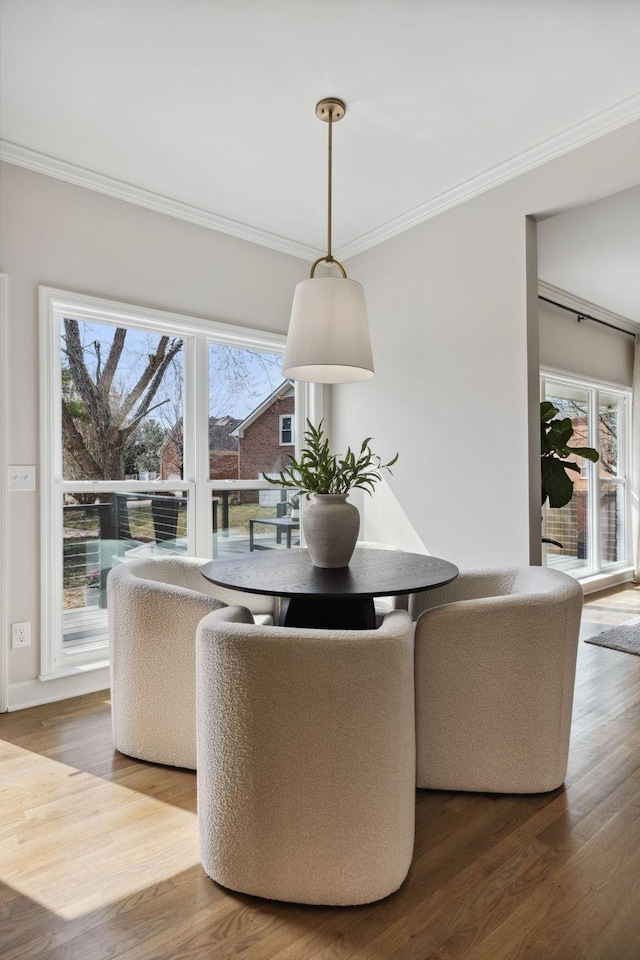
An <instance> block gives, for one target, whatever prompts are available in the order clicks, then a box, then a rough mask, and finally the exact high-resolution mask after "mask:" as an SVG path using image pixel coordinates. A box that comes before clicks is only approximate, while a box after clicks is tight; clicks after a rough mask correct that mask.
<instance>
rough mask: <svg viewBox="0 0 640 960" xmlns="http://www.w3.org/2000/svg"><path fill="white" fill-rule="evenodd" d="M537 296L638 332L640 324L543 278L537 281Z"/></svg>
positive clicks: (626, 330) (639, 332)
mask: <svg viewBox="0 0 640 960" xmlns="http://www.w3.org/2000/svg"><path fill="white" fill-rule="evenodd" d="M538 296H541V297H548V298H549V300H555V301H556V302H557V303H561V304H563V306H565V307H569V308H570V309H571V310H575V311H576V313H590V314H591V316H592V317H597V319H598V320H604V322H605V323H610V324H611V325H612V326H613V327H618V329H619V330H621V331H623V332H626V333H632V334H634V335H636V334H640V326H639V325H638V324H637V323H634V321H633V320H630V319H629V318H628V317H623V316H622V314H620V313H614V311H613V310H607V309H606V307H601V306H600V305H599V304H597V303H592V302H591V301H590V300H585V299H584V298H583V297H577V296H576V295H575V294H573V293H569V292H568V291H567V290H563V289H562V288H561V287H554V285H553V284H552V283H545V281H544V280H539V281H538ZM549 306H550V307H552V304H549Z"/></svg>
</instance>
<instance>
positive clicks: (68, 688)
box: [8, 667, 110, 711]
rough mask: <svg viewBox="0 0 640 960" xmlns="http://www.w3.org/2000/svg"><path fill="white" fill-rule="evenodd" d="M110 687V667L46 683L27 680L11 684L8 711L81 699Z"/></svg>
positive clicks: (57, 678)
mask: <svg viewBox="0 0 640 960" xmlns="http://www.w3.org/2000/svg"><path fill="white" fill-rule="evenodd" d="M109 687H110V677H109V668H108V667H103V668H101V669H100V670H88V671H87V672H86V673H74V674H73V675H71V676H65V677H56V678H52V679H50V680H47V682H46V683H43V682H42V681H41V680H25V681H24V682H23V683H12V684H9V697H8V709H9V711H11V710H25V709H26V708H27V707H38V706H40V705H41V704H43V703H54V702H55V701H56V700H68V699H69V698H70V697H80V696H82V694H84V693H96V692H97V691H98V690H109Z"/></svg>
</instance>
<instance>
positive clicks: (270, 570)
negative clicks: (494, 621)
mask: <svg viewBox="0 0 640 960" xmlns="http://www.w3.org/2000/svg"><path fill="white" fill-rule="evenodd" d="M201 572H202V575H203V576H204V577H205V578H206V579H207V580H209V581H211V583H215V584H217V585H218V586H221V587H227V588H230V589H231V590H240V591H242V592H243V593H259V594H266V595H268V596H274V597H279V598H280V614H279V617H278V623H279V625H281V626H287V627H319V628H325V629H346V630H371V629H374V628H375V626H376V616H375V606H374V598H375V597H387V596H403V595H407V594H409V593H417V592H419V591H422V590H429V589H431V588H433V587H440V586H442V585H443V584H445V583H450V582H451V581H452V580H455V578H456V577H457V576H458V568H457V567H456V566H455V564H453V563H450V562H449V561H448V560H442V559H440V558H439V557H432V556H429V555H428V554H423V553H405V552H404V551H402V550H381V549H377V548H375V547H358V548H356V550H355V552H354V554H353V557H352V558H351V561H350V563H349V566H348V567H340V568H338V569H326V568H324V567H315V566H314V565H313V564H312V563H311V560H310V558H309V554H308V552H307V550H306V549H304V548H293V549H291V550H286V551H285V550H274V551H272V552H271V553H269V554H267V553H266V552H265V553H261V554H256V553H252V554H251V555H250V556H243V557H234V558H232V559H220V560H211V561H209V563H205V564H204V566H203V567H202V571H201Z"/></svg>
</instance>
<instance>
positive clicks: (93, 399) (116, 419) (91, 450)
mask: <svg viewBox="0 0 640 960" xmlns="http://www.w3.org/2000/svg"><path fill="white" fill-rule="evenodd" d="M64 332H65V335H64V344H63V353H64V356H65V358H66V366H65V373H64V374H63V397H62V438H63V444H64V450H65V455H66V464H67V465H68V467H69V470H70V471H71V472H72V473H73V475H74V479H85V480H86V479H91V480H121V479H123V478H124V476H125V472H124V462H125V457H124V454H125V448H126V446H127V443H128V442H129V441H130V440H131V439H132V437H133V436H134V435H135V434H136V432H137V431H138V430H139V429H140V426H141V424H142V423H143V421H144V419H145V417H147V416H148V414H150V413H151V412H152V411H153V410H155V409H157V408H158V407H159V406H161V405H162V404H164V403H166V402H168V401H167V400H161V401H160V402H159V403H156V404H155V405H154V403H153V401H154V399H155V397H156V394H157V393H158V389H159V387H160V385H161V384H162V381H163V378H164V376H165V372H166V370H167V368H168V366H169V364H170V363H171V361H172V360H173V359H174V357H175V356H176V355H177V354H178V353H179V351H180V350H181V349H182V340H180V339H178V338H175V337H174V338H172V337H168V336H161V337H160V338H159V339H158V341H157V344H156V345H155V349H153V350H152V352H150V353H148V354H147V357H146V363H145V365H144V368H143V370H142V372H141V373H140V374H139V375H138V376H137V379H135V378H134V380H133V381H132V382H130V383H127V384H126V386H124V387H123V386H121V385H118V384H116V382H115V376H116V372H117V370H118V364H119V363H120V361H121V358H122V355H123V351H124V346H125V342H126V338H127V330H126V329H123V328H120V327H118V328H116V330H115V334H114V337H113V341H112V342H111V345H110V346H109V348H108V351H107V355H106V357H104V358H103V356H102V349H103V348H102V344H101V343H100V341H98V340H95V341H94V342H93V343H92V344H91V346H90V347H87V346H83V344H82V340H81V337H80V326H79V322H78V321H77V320H69V319H65V321H64ZM89 350H90V351H91V353H92V360H93V363H92V364H91V369H90V366H89V364H88V362H87V361H88V351H89Z"/></svg>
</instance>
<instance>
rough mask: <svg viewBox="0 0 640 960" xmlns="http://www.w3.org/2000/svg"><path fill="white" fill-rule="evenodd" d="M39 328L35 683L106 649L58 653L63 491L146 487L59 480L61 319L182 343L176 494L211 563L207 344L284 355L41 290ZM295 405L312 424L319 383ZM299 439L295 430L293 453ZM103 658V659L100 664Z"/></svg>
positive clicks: (123, 307)
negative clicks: (184, 500)
mask: <svg viewBox="0 0 640 960" xmlns="http://www.w3.org/2000/svg"><path fill="white" fill-rule="evenodd" d="M39 293H40V306H39V326H40V464H41V468H40V469H41V490H42V498H41V501H42V510H41V563H40V570H41V592H40V596H41V634H40V637H41V644H40V646H41V655H40V676H39V679H40V680H48V679H53V678H57V677H61V676H69V675H73V674H76V673H79V672H83V671H86V670H87V669H91V668H98V667H106V666H107V665H108V649H107V645H106V644H103V645H95V647H94V648H93V649H92V650H90V651H85V652H83V653H79V654H74V653H69V652H65V653H64V654H63V651H62V633H63V610H62V604H61V597H62V582H63V563H62V551H61V549H60V545H61V543H62V534H63V531H62V511H61V510H60V508H59V507H60V501H61V497H62V495H63V494H64V493H65V492H69V493H72V492H73V491H74V490H75V491H76V492H81V491H82V490H83V489H86V490H90V491H91V492H96V493H97V492H129V491H131V492H135V491H139V490H140V489H141V487H147V488H148V482H146V481H140V480H117V481H68V480H65V479H64V478H63V474H62V424H61V407H60V396H61V391H62V376H61V366H62V356H61V336H60V330H61V323H62V320H63V319H64V317H65V316H67V317H69V316H71V317H73V318H74V319H77V320H81V321H82V320H84V321H89V322H93V323H103V324H110V325H114V326H126V327H129V328H132V329H139V330H144V331H148V332H151V333H160V334H162V333H167V332H169V333H171V334H172V335H174V336H175V335H178V336H180V337H182V339H183V340H184V371H185V389H184V411H183V416H184V424H185V430H184V463H183V477H184V478H183V479H182V480H181V482H180V485H181V487H182V488H183V489H184V490H187V491H188V496H189V510H188V514H187V540H188V555H189V556H200V557H203V558H209V557H210V556H211V540H210V530H211V522H212V514H211V510H212V499H211V498H212V490H213V486H214V484H215V485H216V486H219V485H220V481H219V480H211V478H210V477H209V451H208V419H209V390H208V379H209V364H208V354H209V344H210V343H211V342H217V343H223V344H225V345H228V346H235V347H238V348H240V349H247V350H255V351H262V352H269V353H280V354H283V353H284V348H285V344H286V337H285V336H284V335H282V334H275V333H268V332H265V331H262V330H256V329H253V328H250V327H240V326H235V325H232V324H227V323H222V322H219V321H211V320H204V319H199V318H196V317H191V316H188V315H184V314H177V313H172V312H168V311H161V310H154V309H150V308H147V307H138V306H135V305H132V304H126V303H122V302H118V301H113V300H107V299H104V298H99V297H90V296H85V295H83V294H78V293H73V292H70V291H66V290H58V289H55V288H52V287H45V286H41V287H40V288H39ZM296 387H297V390H296V405H297V406H299V407H300V409H301V410H302V412H303V416H301V417H300V418H296V421H297V422H302V423H304V422H306V417H309V418H310V419H311V420H312V422H319V420H320V419H322V412H323V390H322V387H321V386H320V385H318V384H302V383H300V384H297V385H296ZM302 440H303V438H302V436H301V435H299V434H298V433H297V431H295V430H294V438H293V442H294V443H295V444H296V446H297V447H299V445H300V444H301V442H302ZM223 482H224V484H225V485H229V487H230V488H236V489H242V487H243V486H244V487H245V488H246V487H247V486H250V487H251V488H253V489H255V488H256V487H261V486H264V488H265V489H268V488H269V484H268V483H267V482H266V481H259V480H258V481H238V480H229V481H223ZM175 485H176V481H175V480H173V481H154V489H156V488H157V489H158V491H161V490H173V489H174V488H175ZM105 657H106V658H107V659H105Z"/></svg>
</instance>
